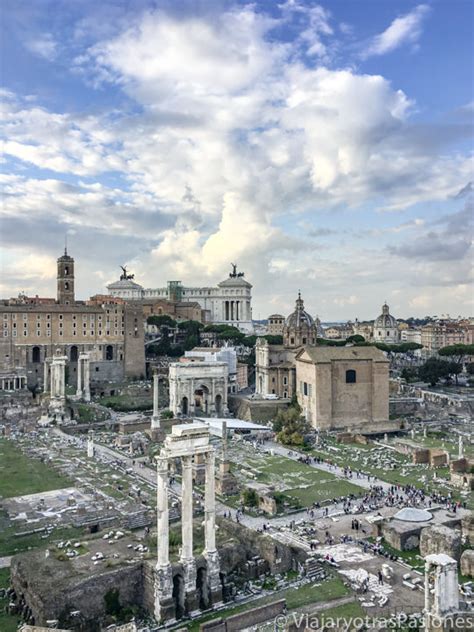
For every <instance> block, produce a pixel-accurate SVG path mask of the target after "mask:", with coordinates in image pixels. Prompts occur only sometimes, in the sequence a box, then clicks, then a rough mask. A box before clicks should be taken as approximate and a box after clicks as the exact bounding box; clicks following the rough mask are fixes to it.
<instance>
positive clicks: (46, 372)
mask: <svg viewBox="0 0 474 632" xmlns="http://www.w3.org/2000/svg"><path fill="white" fill-rule="evenodd" d="M48 378H49V363H48V359H47V358H45V359H44V365H43V393H47V392H48V390H49V379H48Z"/></svg>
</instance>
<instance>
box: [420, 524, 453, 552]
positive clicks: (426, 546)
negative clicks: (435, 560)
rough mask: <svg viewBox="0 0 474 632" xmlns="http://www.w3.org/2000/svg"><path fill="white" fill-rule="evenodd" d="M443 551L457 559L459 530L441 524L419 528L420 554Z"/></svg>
mask: <svg viewBox="0 0 474 632" xmlns="http://www.w3.org/2000/svg"><path fill="white" fill-rule="evenodd" d="M433 553H435V554H439V553H444V554H445V555H449V557H452V558H454V559H455V560H458V561H459V558H460V555H461V532H460V531H458V530H457V529H450V528H449V527H445V526H443V525H433V526H432V527H426V528H424V529H422V530H421V535H420V555H422V556H423V557H426V556H427V555H431V554H433Z"/></svg>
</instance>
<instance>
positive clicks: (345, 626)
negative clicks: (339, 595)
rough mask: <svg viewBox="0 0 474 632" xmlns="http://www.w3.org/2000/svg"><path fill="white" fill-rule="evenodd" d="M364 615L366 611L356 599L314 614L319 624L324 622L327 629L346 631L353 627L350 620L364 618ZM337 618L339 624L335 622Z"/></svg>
mask: <svg viewBox="0 0 474 632" xmlns="http://www.w3.org/2000/svg"><path fill="white" fill-rule="evenodd" d="M365 616H366V612H365V611H364V609H363V608H362V606H361V605H360V604H359V603H358V602H357V601H351V602H350V603H344V604H341V605H340V606H336V607H335V608H328V609H327V610H322V611H319V612H317V613H316V614H315V617H316V618H317V619H318V620H319V622H320V624H321V625H323V624H324V622H326V625H327V629H328V630H347V632H349V630H352V629H353V627H352V626H351V620H354V619H358V618H364V617H365ZM337 619H339V620H340V622H339V624H337ZM356 623H357V622H356Z"/></svg>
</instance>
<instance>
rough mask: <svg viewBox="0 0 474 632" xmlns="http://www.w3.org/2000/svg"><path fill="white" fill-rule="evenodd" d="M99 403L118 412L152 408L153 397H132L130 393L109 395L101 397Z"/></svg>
mask: <svg viewBox="0 0 474 632" xmlns="http://www.w3.org/2000/svg"><path fill="white" fill-rule="evenodd" d="M98 403H99V404H102V406H107V408H112V410H116V411H119V412H129V411H132V410H151V409H152V408H153V398H152V396H151V395H150V396H149V397H132V396H131V395H111V396H110V397H102V398H101V399H99V402H98Z"/></svg>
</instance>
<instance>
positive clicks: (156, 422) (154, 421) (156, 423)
mask: <svg viewBox="0 0 474 632" xmlns="http://www.w3.org/2000/svg"><path fill="white" fill-rule="evenodd" d="M158 388H159V375H158V371H156V370H155V371H153V415H152V418H151V428H152V430H156V429H158V428H159V427H160V413H159V412H158V403H159V393H158Z"/></svg>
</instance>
